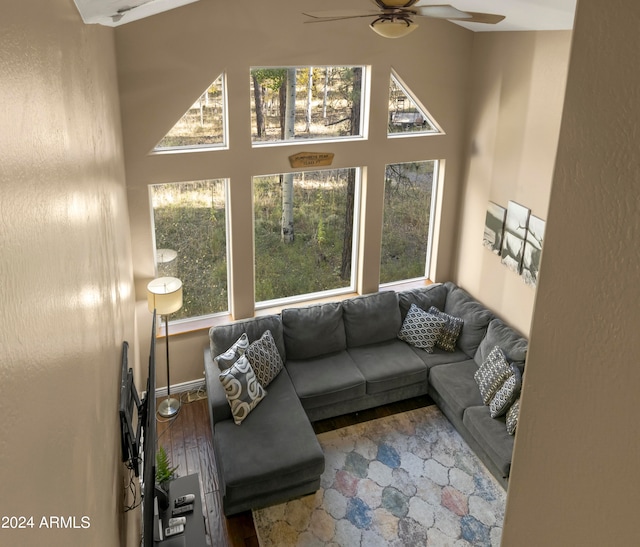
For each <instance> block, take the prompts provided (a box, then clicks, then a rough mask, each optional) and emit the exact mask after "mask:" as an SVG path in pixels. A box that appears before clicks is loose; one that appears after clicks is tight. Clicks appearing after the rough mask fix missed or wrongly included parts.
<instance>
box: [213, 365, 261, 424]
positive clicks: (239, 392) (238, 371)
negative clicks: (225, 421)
mask: <svg viewBox="0 0 640 547" xmlns="http://www.w3.org/2000/svg"><path fill="white" fill-rule="evenodd" d="M219 378H220V382H222V386H223V387H224V390H225V395H226V396H227V401H229V406H230V407H231V414H233V421H234V422H235V423H236V424H238V425H240V424H241V423H242V421H243V420H244V419H245V418H246V417H247V416H248V415H249V413H250V412H251V411H252V410H253V409H254V408H255V407H256V405H257V404H258V403H259V402H260V401H262V399H264V396H265V395H266V394H267V392H266V391H265V390H264V389H263V387H262V386H261V385H260V383H259V382H258V380H257V378H256V375H255V374H254V373H253V369H252V368H251V365H250V364H249V360H248V359H247V358H246V357H245V356H244V355H243V356H241V357H240V358H239V359H238V360H237V361H236V362H235V363H234V364H233V365H232V366H231V367H230V368H228V369H227V370H225V371H224V372H221V373H220V376H219Z"/></svg>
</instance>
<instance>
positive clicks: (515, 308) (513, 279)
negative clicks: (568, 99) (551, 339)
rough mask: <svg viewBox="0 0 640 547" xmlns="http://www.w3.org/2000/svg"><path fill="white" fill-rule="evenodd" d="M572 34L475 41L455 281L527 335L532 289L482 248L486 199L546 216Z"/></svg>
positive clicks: (485, 36) (498, 35)
mask: <svg viewBox="0 0 640 547" xmlns="http://www.w3.org/2000/svg"><path fill="white" fill-rule="evenodd" d="M570 39H571V32H570V31H558V32H492V33H488V32H482V33H477V34H476V35H475V39H474V45H473V85H472V89H473V93H472V95H471V106H470V110H469V157H468V164H467V174H466V179H465V189H464V194H463V199H462V201H461V205H460V207H461V209H460V211H461V213H460V227H459V242H458V246H457V263H456V273H455V278H456V281H457V282H458V283H459V284H460V285H461V286H463V287H465V288H466V289H467V290H469V291H470V292H471V294H473V295H475V296H476V297H477V298H479V299H480V300H481V301H483V302H484V303H485V304H486V305H487V306H489V307H490V308H492V309H493V310H494V311H495V312H496V313H497V314H498V315H500V316H501V317H503V318H504V319H505V320H506V321H508V322H509V323H510V324H511V325H513V326H514V327H516V328H517V329H519V330H520V331H521V332H522V333H524V334H525V335H526V334H528V333H529V328H530V322H531V316H532V313H533V302H534V297H535V290H534V289H533V288H531V287H529V286H527V285H525V283H524V282H523V280H522V278H521V277H519V276H518V275H517V274H515V273H514V272H512V271H510V270H508V269H507V268H506V267H505V266H504V265H502V263H501V262H500V257H499V256H497V255H495V254H493V253H491V251H489V250H487V249H485V248H484V247H483V246H482V235H483V230H484V222H485V215H486V212H487V205H488V202H489V201H493V202H495V203H497V204H499V205H501V206H502V207H505V208H506V207H507V204H508V202H509V200H512V201H515V202H517V203H520V204H521V205H524V206H525V207H528V208H529V209H531V212H532V214H534V215H536V216H537V217H539V218H542V219H546V217H547V206H548V203H549V193H550V188H551V179H552V175H553V167H554V162H555V155H556V147H557V143H558V134H559V131H560V119H561V115H562V106H563V100H564V89H565V82H566V74H567V67H568V59H569V49H570Z"/></svg>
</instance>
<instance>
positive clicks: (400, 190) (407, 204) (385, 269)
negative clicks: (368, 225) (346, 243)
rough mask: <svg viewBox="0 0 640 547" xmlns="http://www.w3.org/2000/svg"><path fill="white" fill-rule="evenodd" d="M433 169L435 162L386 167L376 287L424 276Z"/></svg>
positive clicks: (435, 169)
mask: <svg viewBox="0 0 640 547" xmlns="http://www.w3.org/2000/svg"><path fill="white" fill-rule="evenodd" d="M437 169H438V162H437V161H418V162H412V163H396V164H391V165H387V167H386V173H385V186H384V217H383V225H382V249H381V260H380V283H393V282H396V281H403V280H407V279H415V278H420V277H424V276H425V275H426V272H427V269H428V259H429V250H430V248H431V241H430V240H431V231H432V229H431V227H432V224H433V204H434V201H435V200H434V199H433V196H434V195H435V190H436V188H435V181H436V180H437Z"/></svg>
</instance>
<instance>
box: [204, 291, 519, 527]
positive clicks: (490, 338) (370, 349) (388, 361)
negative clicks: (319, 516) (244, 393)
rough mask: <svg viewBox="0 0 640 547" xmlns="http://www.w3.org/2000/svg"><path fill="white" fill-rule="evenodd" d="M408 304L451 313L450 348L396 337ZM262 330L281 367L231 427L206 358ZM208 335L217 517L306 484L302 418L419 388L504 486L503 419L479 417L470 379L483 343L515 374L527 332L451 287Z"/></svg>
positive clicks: (311, 485) (315, 473)
mask: <svg viewBox="0 0 640 547" xmlns="http://www.w3.org/2000/svg"><path fill="white" fill-rule="evenodd" d="M412 304H414V305H416V306H417V307H418V308H420V309H421V310H429V309H430V308H431V306H435V307H436V308H438V309H439V310H441V311H444V312H445V313H447V314H449V315H451V316H454V317H457V318H460V319H462V321H463V326H462V329H461V331H460V333H459V336H458V337H457V341H456V346H455V348H453V351H445V350H443V349H440V348H438V347H436V348H434V349H433V351H432V352H431V353H429V352H427V351H425V350H423V349H420V348H419V347H415V345H412V344H409V343H407V342H405V341H403V340H401V339H399V338H398V333H399V332H400V330H401V328H402V327H403V322H404V321H405V318H406V316H407V313H408V312H409V310H410V308H411V305H412ZM266 330H269V331H270V332H271V334H272V336H273V339H274V341H275V345H276V347H277V353H278V354H279V356H280V357H281V359H282V363H283V365H284V366H283V368H282V370H280V372H279V373H278V374H277V375H276V376H275V378H274V379H273V380H272V381H271V382H270V383H269V384H268V386H267V387H266V389H265V391H266V395H265V396H264V398H263V399H262V400H260V402H259V403H258V404H257V405H256V406H255V408H253V410H251V412H250V413H249V415H248V416H247V417H246V418H245V419H244V421H242V423H241V424H240V425H237V424H236V423H235V422H234V419H233V416H232V413H231V409H230V405H229V402H228V400H227V398H226V395H225V390H224V388H223V387H222V384H221V382H220V380H219V375H220V372H221V370H220V368H219V366H218V364H217V363H216V361H215V357H216V356H218V355H220V354H223V353H224V352H225V351H227V350H228V349H229V348H230V347H231V346H232V345H233V344H234V343H235V342H236V341H237V340H238V339H239V338H240V337H241V335H242V334H246V335H247V338H248V341H249V342H254V341H256V340H258V339H260V338H261V336H262V335H263V334H264V333H265V331H266ZM209 336H210V347H209V348H207V349H206V350H205V352H204V360H205V377H206V385H207V394H208V400H209V410H210V416H211V424H212V429H213V442H214V451H215V461H216V466H217V471H218V476H219V478H220V481H221V485H220V487H221V491H222V492H223V507H224V512H225V514H226V515H231V514H234V513H237V512H240V511H244V510H247V509H254V508H259V507H263V506H266V505H271V504H274V503H280V502H283V501H286V500H288V499H292V498H295V497H298V496H301V495H305V494H309V493H312V492H314V491H315V490H317V489H318V487H319V484H320V476H321V475H322V473H323V471H324V456H323V453H322V450H321V448H320V445H319V443H318V441H317V439H316V436H315V434H314V431H313V428H312V425H311V422H313V421H316V420H320V419H324V418H329V417H334V416H339V415H342V414H346V413H351V412H356V411H359V410H364V409H367V408H372V407H375V406H379V405H382V404H387V403H391V402H396V401H400V400H403V399H407V398H411V397H416V396H419V395H424V394H428V395H430V396H431V398H432V399H433V400H434V401H435V403H436V404H437V405H438V406H439V408H440V409H441V410H442V412H443V413H444V414H445V415H446V416H447V418H448V419H449V420H450V421H451V422H452V424H453V425H454V426H455V427H456V429H457V430H458V431H459V432H460V434H461V435H462V437H463V438H464V439H465V440H466V441H467V443H468V444H469V445H470V446H471V448H472V449H473V450H474V451H475V452H476V454H477V455H478V456H479V457H480V459H481V460H482V461H483V462H484V463H485V465H486V466H487V468H488V469H489V470H490V471H491V472H492V473H493V475H495V476H496V477H497V478H498V480H499V481H500V482H501V483H502V484H503V485H506V483H507V478H508V476H509V470H510V466H511V453H512V450H513V436H512V435H510V434H509V433H507V428H506V426H505V418H504V416H503V417H500V418H492V417H491V416H490V414H489V408H488V407H487V406H486V405H485V404H484V402H483V399H482V396H481V393H480V390H479V389H478V384H477V382H476V379H475V377H474V375H475V373H476V371H477V370H478V368H479V367H480V365H482V363H483V362H484V360H485V359H486V357H487V355H488V354H489V352H491V350H492V349H493V348H494V347H495V346H500V348H501V349H502V351H503V353H504V354H505V356H506V357H507V360H508V361H509V362H510V363H515V364H516V365H517V366H518V367H519V368H520V370H522V371H523V370H524V361H525V357H526V351H527V340H526V339H525V338H524V337H523V336H521V335H520V334H519V333H517V332H516V331H515V330H513V329H512V328H511V327H509V326H508V325H506V324H505V323H503V322H502V321H501V320H500V319H499V318H497V317H496V316H495V315H494V314H493V313H492V312H491V311H489V310H488V309H487V308H486V307H484V306H483V305H482V304H480V303H479V302H478V301H476V300H475V299H474V298H473V297H471V296H470V295H469V294H468V293H467V292H466V291H465V290H463V289H462V288H460V287H457V286H456V285H455V284H453V283H450V282H448V283H444V284H433V285H429V286H426V287H423V288H418V289H412V290H408V291H403V292H394V291H383V292H379V293H375V294H371V295H366V296H359V297H355V298H351V299H347V300H344V301H342V302H333V303H326V304H318V305H311V306H307V307H301V308H287V309H284V310H282V312H281V313H280V314H277V315H268V316H262V317H256V318H253V319H249V320H243V321H237V322H234V323H231V324H228V325H224V326H218V327H214V328H212V329H211V330H210V333H209ZM274 351H275V350H274Z"/></svg>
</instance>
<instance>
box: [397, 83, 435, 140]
mask: <svg viewBox="0 0 640 547" xmlns="http://www.w3.org/2000/svg"><path fill="white" fill-rule="evenodd" d="M415 133H417V134H424V133H440V130H439V129H438V128H437V127H436V125H435V123H434V121H433V120H432V119H431V118H430V117H429V114H428V113H427V111H426V110H425V109H424V108H423V107H422V106H420V105H419V104H418V101H417V100H416V99H415V98H414V97H413V96H412V94H411V93H410V91H409V89H408V88H407V86H406V85H404V84H403V83H402V82H401V81H400V79H399V78H398V76H396V75H395V74H393V73H392V74H391V79H390V81H389V132H388V134H389V135H397V134H415Z"/></svg>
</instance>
